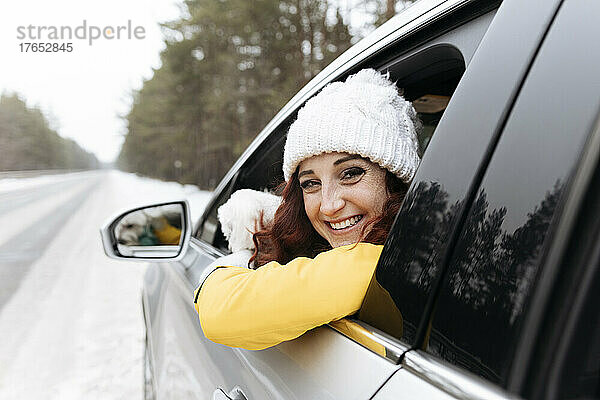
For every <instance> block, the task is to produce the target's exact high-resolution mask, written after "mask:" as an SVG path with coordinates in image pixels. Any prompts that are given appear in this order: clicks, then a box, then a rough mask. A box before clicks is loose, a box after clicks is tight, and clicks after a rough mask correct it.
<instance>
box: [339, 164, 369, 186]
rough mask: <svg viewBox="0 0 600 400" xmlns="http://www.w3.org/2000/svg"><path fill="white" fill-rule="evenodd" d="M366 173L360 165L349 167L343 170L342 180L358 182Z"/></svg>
mask: <svg viewBox="0 0 600 400" xmlns="http://www.w3.org/2000/svg"><path fill="white" fill-rule="evenodd" d="M364 173H365V170H364V169H362V168H360V167H352V168H348V169H345V170H344V171H343V172H342V180H343V181H345V182H350V183H354V182H358V181H359V180H360V178H361V177H362V176H363V175H364Z"/></svg>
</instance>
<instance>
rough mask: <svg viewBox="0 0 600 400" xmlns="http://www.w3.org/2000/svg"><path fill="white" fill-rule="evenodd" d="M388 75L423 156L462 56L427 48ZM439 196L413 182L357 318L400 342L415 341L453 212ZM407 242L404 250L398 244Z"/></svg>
mask: <svg viewBox="0 0 600 400" xmlns="http://www.w3.org/2000/svg"><path fill="white" fill-rule="evenodd" d="M389 71H390V73H391V74H392V78H393V80H396V81H397V82H398V83H397V84H398V85H399V86H400V87H401V88H402V89H403V90H404V95H405V97H406V98H407V99H408V100H410V101H412V102H413V104H414V106H415V109H416V110H417V112H418V115H419V119H420V120H421V121H422V123H423V130H422V132H421V134H420V135H419V144H420V150H421V154H424V152H425V150H426V148H427V146H428V145H429V142H430V140H431V138H432V136H433V133H434V131H435V129H436V127H437V125H438V123H439V122H440V120H441V118H442V115H443V113H444V110H445V109H446V105H447V104H448V102H449V101H450V97H451V96H452V94H453V93H454V89H455V88H456V86H457V85H458V82H459V81H460V78H461V77H462V74H463V73H464V71H465V63H464V60H463V57H462V55H461V53H460V52H459V51H458V49H456V48H455V47H453V46H449V45H445V46H433V47H431V48H429V49H427V50H424V51H422V52H421V53H418V54H417V55H415V56H413V57H412V58H410V59H408V60H402V62H400V63H397V64H395V65H394V64H392V65H390V67H389ZM394 75H395V76H394ZM442 192H443V191H442V190H441V188H440V185H438V184H432V185H420V184H419V185H417V187H416V188H414V187H413V188H412V189H411V191H409V193H408V194H407V196H406V198H405V199H404V204H403V206H402V211H401V212H400V214H399V215H398V217H397V219H396V222H395V223H394V226H393V228H392V230H391V232H390V234H389V236H388V239H387V242H386V250H385V251H384V252H383V254H382V256H381V258H380V260H379V265H378V267H377V272H376V280H373V282H371V285H370V287H369V290H368V293H367V296H366V298H365V302H364V303H363V306H362V308H361V310H360V312H359V315H358V317H359V319H361V320H362V321H364V322H367V323H368V324H370V325H372V326H374V327H376V328H378V329H379V330H382V331H384V332H385V333H387V334H390V335H392V336H394V337H397V338H401V339H402V341H404V342H406V343H412V342H413V341H414V339H415V334H416V330H417V324H418V322H419V321H420V319H421V316H422V313H423V308H424V305H425V303H426V301H427V296H428V294H429V292H430V288H431V285H432V282H433V279H434V278H435V276H436V271H437V269H436V266H437V263H436V262H435V261H436V259H437V257H439V246H437V244H438V241H439V238H440V237H441V236H442V235H443V232H444V231H445V230H447V228H446V226H448V224H447V222H449V221H450V220H451V216H452V215H453V213H454V212H455V210H456V207H452V206H451V205H449V204H448V201H447V196H444V194H443V193H442ZM407 209H409V211H406V210H407ZM408 243H410V246H408V248H407V246H404V245H405V244H408ZM436 247H437V248H436ZM420 265H426V266H427V267H426V268H421V267H420ZM404 278H408V280H406V279H404ZM382 282H385V287H383V286H382V285H381V283H382Z"/></svg>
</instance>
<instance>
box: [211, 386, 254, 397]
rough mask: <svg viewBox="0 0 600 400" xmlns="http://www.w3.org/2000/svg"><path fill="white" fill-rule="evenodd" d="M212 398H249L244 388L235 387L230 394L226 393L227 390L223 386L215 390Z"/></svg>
mask: <svg viewBox="0 0 600 400" xmlns="http://www.w3.org/2000/svg"><path fill="white" fill-rule="evenodd" d="M212 400H248V398H247V397H246V395H244V392H242V389H240V388H239V387H237V386H236V387H234V388H233V389H232V390H231V391H230V392H229V394H227V393H225V391H224V390H223V389H221V388H217V390H215V391H214V392H213V397H212Z"/></svg>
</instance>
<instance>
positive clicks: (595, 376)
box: [102, 0, 600, 400]
mask: <svg viewBox="0 0 600 400" xmlns="http://www.w3.org/2000/svg"><path fill="white" fill-rule="evenodd" d="M598 21H600V3H599V2H592V1H583V0H532V1H529V2H524V1H519V0H504V1H503V2H500V1H492V0H421V1H419V2H417V3H415V4H414V5H413V6H411V7H410V8H408V9H407V10H405V11H404V12H402V13H400V14H399V15H397V16H396V17H394V18H392V19H391V20H390V21H388V22H387V23H385V24H384V25H382V26H381V27H380V28H378V29H377V30H376V31H375V32H374V33H373V34H371V35H370V36H368V37H367V38H365V39H363V40H362V41H360V42H359V43H357V44H356V45H354V46H353V47H351V48H350V49H349V50H348V51H346V52H345V53H344V54H343V55H341V56H340V57H339V58H338V59H336V60H335V61H334V62H332V63H331V64H330V65H329V66H328V67H326V68H325V69H324V70H323V71H322V72H321V73H319V74H318V75H317V76H316V77H315V78H314V79H312V80H311V81H310V82H309V83H308V84H307V85H306V86H305V87H304V88H303V89H302V90H300V91H299V92H298V93H297V94H296V95H295V96H294V97H293V98H292V99H291V100H290V102H289V103H288V104H287V105H286V106H285V107H284V108H283V109H282V110H281V111H280V112H279V113H278V114H277V115H276V116H275V117H274V118H273V120H272V121H271V122H270V123H269V124H268V125H267V126H266V127H265V128H264V130H262V132H260V133H259V134H258V136H257V137H256V139H255V140H254V142H253V143H252V144H251V145H250V146H249V148H248V149H247V150H246V152H245V153H244V154H243V155H242V156H241V158H240V159H239V160H238V161H237V162H236V163H235V165H234V166H233V167H232V168H231V170H230V171H229V172H228V174H227V175H226V176H225V177H224V179H223V180H222V181H221V183H220V184H219V185H218V187H217V189H216V190H215V192H214V197H213V198H212V200H211V201H210V202H209V204H208V206H207V207H206V210H205V211H204V214H203V215H202V217H201V218H200V220H198V221H190V220H189V210H188V206H187V204H186V203H185V201H181V202H173V203H172V204H169V205H156V204H154V205H147V207H146V208H152V210H153V212H150V213H149V215H153V216H154V218H156V216H157V215H158V216H160V214H161V212H162V211H161V210H163V209H168V210H170V212H171V221H174V222H173V224H172V225H174V226H175V228H176V229H179V230H180V231H181V238H180V239H179V241H178V242H177V241H175V242H173V243H170V244H167V243H165V246H160V245H154V246H147V247H144V246H129V247H128V245H127V244H126V243H124V242H122V243H119V239H118V235H116V233H115V232H116V230H117V229H121V228H119V223H120V221H121V220H122V219H123V218H125V217H127V216H128V215H129V214H131V213H138V214H139V212H140V210H139V209H136V210H129V211H127V212H124V213H122V214H121V215H120V216H119V217H118V218H115V219H113V220H111V221H109V223H107V225H106V226H105V227H104V228H103V229H102V235H103V240H104V245H105V251H106V253H107V254H108V255H109V256H111V257H115V258H121V259H141V260H149V261H153V262H152V263H151V265H150V267H149V268H148V270H147V273H146V275H145V278H144V288H143V299H142V302H143V309H144V316H145V322H146V333H147V335H146V357H145V361H146V398H147V399H153V398H158V399H167V398H174V399H183V398H190V399H196V398H198V399H236V400H241V399H245V400H258V399H357V400H358V399H360V400H366V399H373V400H391V399H487V400H489V399H513V398H523V399H583V398H585V399H591V398H593V399H598V398H600V318H599V316H600V315H599V314H600V313H599V309H598V305H599V304H600V268H599V263H600V240H599V238H600V169H599V168H598V162H599V153H600V119H599V116H600V74H599V72H598V71H600V46H598V45H597V44H596V39H597V38H600V24H599V23H598ZM363 68H375V69H376V70H378V71H381V72H382V73H389V75H390V78H391V79H392V80H393V81H395V82H396V83H397V85H398V87H399V88H401V89H402V90H403V92H404V96H405V97H406V98H407V99H408V100H410V101H412V102H413V104H414V106H415V108H416V110H417V111H418V113H419V116H420V119H421V120H422V122H423V127H424V129H423V133H422V135H421V136H420V137H419V143H420V147H421V151H422V161H421V163H420V166H419V168H418V170H417V173H416V176H415V178H414V180H413V182H412V184H411V185H410V188H409V191H408V194H407V196H406V198H405V199H404V202H403V204H402V207H401V209H400V211H399V213H398V215H397V217H396V220H395V222H394V225H393V227H392V229H391V231H390V234H389V237H388V239H387V241H386V243H385V246H384V250H383V253H382V255H381V258H380V259H379V262H378V265H377V268H376V272H375V274H374V276H373V279H372V281H371V283H370V285H369V289H368V291H367V294H366V297H365V300H364V302H363V305H362V307H361V309H360V311H359V312H358V313H357V314H355V315H352V316H348V317H347V318H344V319H342V320H340V321H336V322H333V323H331V324H329V325H326V326H322V327H318V328H316V329H313V330H310V331H309V332H307V333H306V334H304V335H302V336H301V337H299V338H297V339H295V340H291V341H287V342H284V343H281V344H279V345H277V346H274V347H271V348H268V349H265V350H260V351H249V350H243V349H239V348H231V347H227V346H223V345H220V344H216V343H213V342H211V341H210V340H208V339H206V337H205V336H204V335H203V333H202V329H201V327H200V324H199V322H198V316H197V314H196V312H195V310H194V308H193V301H192V300H193V299H192V296H193V291H194V288H195V287H196V285H197V283H198V279H199V277H200V276H201V275H202V273H203V271H204V269H205V268H206V267H207V266H208V265H209V264H210V263H211V262H212V261H213V260H214V259H215V258H217V257H221V256H223V255H226V254H227V253H228V250H227V241H226V239H225V237H224V235H223V233H222V232H221V229H220V226H219V221H218V219H217V209H218V207H219V206H220V205H222V204H223V203H224V202H225V201H226V200H227V199H228V198H229V196H230V195H231V193H232V192H234V191H236V190H238V189H242V188H252V189H257V190H265V189H267V190H272V189H273V188H274V187H275V186H276V184H277V183H278V182H280V181H281V180H282V172H281V165H282V155H283V146H284V142H285V136H286V131H287V129H288V127H289V125H290V123H291V122H292V121H293V120H294V118H295V116H296V113H297V111H298V109H299V108H300V107H301V106H302V105H303V104H304V103H305V102H306V101H307V100H308V99H309V98H310V97H311V96H313V95H314V94H316V93H317V92H318V91H319V90H320V89H322V88H323V87H324V86H325V85H326V84H328V83H329V82H332V81H338V80H343V79H345V78H346V77H347V76H348V75H350V74H352V73H356V72H357V71H359V70H361V69H363ZM365 96H368V93H365ZM174 210H179V211H178V212H179V214H177V215H178V216H176V217H173V211H174ZM136 215H137V214H136ZM177 221H178V222H177ZM147 223H148V224H150V222H147ZM155 244H156V243H155ZM123 246H125V247H123Z"/></svg>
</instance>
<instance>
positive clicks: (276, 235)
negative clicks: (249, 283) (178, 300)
mask: <svg viewBox="0 0 600 400" xmlns="http://www.w3.org/2000/svg"><path fill="white" fill-rule="evenodd" d="M385 186H386V191H387V194H388V199H387V201H386V203H385V204H384V208H383V210H384V211H383V214H382V215H381V216H380V217H379V218H377V219H376V220H375V221H373V222H371V223H370V224H369V225H365V226H364V227H363V231H362V234H361V240H360V241H361V242H367V243H372V244H383V243H384V242H385V239H386V238H387V235H388V233H389V231H390V228H391V227H392V224H393V223H394V219H395V217H396V214H398V211H399V210H400V206H401V205H402V200H404V196H405V195H406V191H407V190H408V185H407V184H406V183H404V182H402V180H400V178H398V177H397V176H395V175H394V174H392V173H391V172H389V171H386V176H385ZM277 192H280V193H281V196H282V198H283V201H282V203H281V205H280V206H279V208H278V209H277V211H276V212H275V217H274V218H273V221H272V222H271V223H270V224H269V225H268V226H267V227H265V228H264V229H262V230H260V231H258V232H256V233H255V234H254V236H253V238H252V239H253V241H254V245H255V248H256V250H255V251H254V255H253V256H252V259H251V260H250V261H252V260H254V261H255V263H254V264H255V266H256V268H258V267H261V266H263V265H264V264H266V263H268V262H270V261H277V262H278V263H280V264H287V263H288V262H290V261H291V260H293V259H294V258H296V257H310V258H313V257H315V256H316V255H317V254H319V253H321V252H323V251H326V250H330V249H331V245H330V244H329V243H328V242H327V241H326V240H325V239H324V238H323V237H322V236H321V235H319V234H318V233H317V231H316V230H315V229H314V228H313V226H312V224H311V223H310V220H309V219H308V216H307V215H306V212H305V211H304V198H303V196H302V188H301V187H300V181H299V180H298V170H296V172H294V174H293V175H292V176H291V178H290V180H289V181H288V182H287V184H286V183H285V182H284V183H282V184H280V185H279V186H278V189H277ZM368 227H372V228H371V230H370V231H369V233H368V234H367V235H366V236H365V234H364V233H365V231H366V229H367V228H368Z"/></svg>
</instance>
